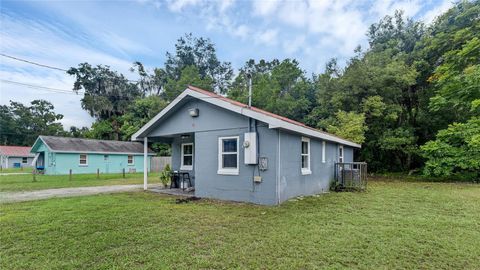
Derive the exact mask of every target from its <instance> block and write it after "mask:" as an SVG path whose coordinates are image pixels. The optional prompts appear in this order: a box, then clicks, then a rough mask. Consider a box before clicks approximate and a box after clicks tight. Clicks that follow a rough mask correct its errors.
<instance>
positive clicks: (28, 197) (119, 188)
mask: <svg viewBox="0 0 480 270" xmlns="http://www.w3.org/2000/svg"><path fill="white" fill-rule="evenodd" d="M157 186H158V185H148V187H149V188H156V187H157ZM142 190H143V185H116V186H98V187H75V188H54V189H42V190H34V191H22V192H0V203H11V202H24V201H34V200H42V199H48V198H54V197H74V196H85V195H95V194H102V193H116V192H126V191H142Z"/></svg>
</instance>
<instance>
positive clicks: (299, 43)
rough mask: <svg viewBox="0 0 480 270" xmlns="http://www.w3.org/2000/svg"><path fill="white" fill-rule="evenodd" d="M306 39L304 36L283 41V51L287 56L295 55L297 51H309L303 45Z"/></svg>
mask: <svg viewBox="0 0 480 270" xmlns="http://www.w3.org/2000/svg"><path fill="white" fill-rule="evenodd" d="M305 40H306V37H305V35H300V36H298V37H296V38H294V39H293V40H285V41H284V42H283V49H284V50H285V51H286V52H287V53H288V54H293V53H296V52H297V51H298V50H300V49H303V51H307V50H309V48H308V47H307V46H306V44H305Z"/></svg>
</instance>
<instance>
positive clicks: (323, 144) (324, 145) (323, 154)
mask: <svg viewBox="0 0 480 270" xmlns="http://www.w3.org/2000/svg"><path fill="white" fill-rule="evenodd" d="M326 147H327V143H326V142H325V141H323V142H322V163H325V161H326V157H325V151H326V150H325V148H326Z"/></svg>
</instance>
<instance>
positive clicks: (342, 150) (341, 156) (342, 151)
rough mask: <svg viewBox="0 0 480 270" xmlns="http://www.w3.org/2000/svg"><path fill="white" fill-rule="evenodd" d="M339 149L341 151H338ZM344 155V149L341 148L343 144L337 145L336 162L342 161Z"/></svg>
mask: <svg viewBox="0 0 480 270" xmlns="http://www.w3.org/2000/svg"><path fill="white" fill-rule="evenodd" d="M340 149H341V151H340ZM340 153H342V154H341V155H340ZM344 156H345V149H343V145H339V146H338V162H339V163H343V161H344Z"/></svg>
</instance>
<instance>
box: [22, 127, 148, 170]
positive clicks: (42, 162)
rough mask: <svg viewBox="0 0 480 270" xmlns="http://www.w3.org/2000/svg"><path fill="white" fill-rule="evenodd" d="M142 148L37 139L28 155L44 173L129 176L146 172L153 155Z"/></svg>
mask: <svg viewBox="0 0 480 270" xmlns="http://www.w3.org/2000/svg"><path fill="white" fill-rule="evenodd" d="M143 148H144V146H143V145H142V144H141V143H138V142H124V141H108V140H92V139H83V138H71V137H56V136H39V137H38V138H37V140H36V141H35V143H34V144H33V146H32V150H31V152H32V153H34V154H35V158H34V160H33V164H34V165H35V168H37V169H38V170H41V171H43V172H44V173H45V174H68V173H69V172H70V170H72V173H73V174H81V173H96V172H97V170H99V171H100V173H121V172H123V170H124V169H125V172H127V173H128V172H143V170H144V168H147V170H149V168H150V158H151V156H152V155H155V154H154V153H153V152H152V151H151V150H150V149H143ZM144 150H145V151H144ZM144 152H146V153H147V154H146V155H145V156H146V159H145V160H146V161H147V162H146V165H145V166H144Z"/></svg>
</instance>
